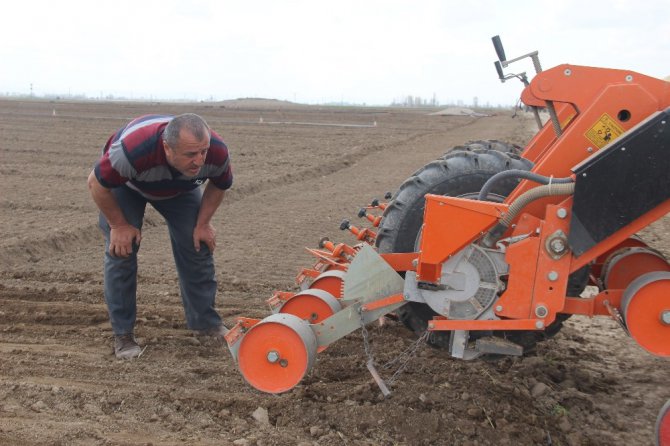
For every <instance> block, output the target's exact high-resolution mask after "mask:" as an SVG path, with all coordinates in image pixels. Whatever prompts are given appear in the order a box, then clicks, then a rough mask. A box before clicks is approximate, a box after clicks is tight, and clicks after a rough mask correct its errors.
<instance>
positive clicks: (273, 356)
mask: <svg viewBox="0 0 670 446" xmlns="http://www.w3.org/2000/svg"><path fill="white" fill-rule="evenodd" d="M267 358H268V362H271V363H272V364H274V363H275V362H277V361H279V353H278V352H276V351H274V350H270V351H269V352H268V355H267Z"/></svg>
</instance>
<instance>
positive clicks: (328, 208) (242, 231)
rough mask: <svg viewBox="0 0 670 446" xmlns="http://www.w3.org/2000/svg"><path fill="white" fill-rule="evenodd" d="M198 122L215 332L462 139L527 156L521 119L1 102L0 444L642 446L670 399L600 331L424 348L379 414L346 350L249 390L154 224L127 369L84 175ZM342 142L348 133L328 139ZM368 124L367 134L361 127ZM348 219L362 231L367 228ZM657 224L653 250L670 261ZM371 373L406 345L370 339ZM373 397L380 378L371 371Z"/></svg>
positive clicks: (394, 335)
mask: <svg viewBox="0 0 670 446" xmlns="http://www.w3.org/2000/svg"><path fill="white" fill-rule="evenodd" d="M187 111H193V112H196V113H199V114H201V115H202V116H204V117H205V119H207V120H208V122H209V123H210V125H211V126H212V127H213V128H214V129H216V130H217V131H218V132H219V133H221V134H222V135H223V137H224V139H225V140H226V142H227V143H228V145H229V147H230V150H231V154H232V159H233V166H234V171H235V185H234V188H233V189H232V190H231V191H230V193H229V194H228V195H227V196H226V199H225V203H224V204H223V205H222V207H221V209H220V210H219V212H218V214H217V216H216V222H215V225H216V228H217V230H218V248H217V252H216V265H217V277H218V280H219V295H218V298H217V305H218V308H219V310H220V312H221V314H222V315H223V317H224V319H225V321H226V323H227V324H232V323H233V321H234V320H235V318H236V317H238V316H248V317H257V318H262V317H265V316H267V315H268V314H269V311H268V309H267V306H266V304H265V300H266V299H267V298H269V297H270V296H271V295H272V293H273V291H274V290H286V291H290V290H295V289H296V285H295V282H294V278H295V276H296V274H297V272H298V271H299V270H300V268H302V267H309V266H311V265H312V263H313V259H312V258H311V257H310V256H309V255H308V254H307V253H306V252H305V250H304V249H303V248H304V247H305V246H308V247H316V244H317V242H318V240H319V239H320V238H321V237H323V236H329V237H330V238H331V239H333V240H338V241H345V242H348V243H351V244H354V243H355V240H354V239H353V238H352V237H351V235H350V234H345V233H343V232H340V230H339V229H338V227H339V223H340V221H341V220H342V219H343V218H350V219H351V220H352V222H353V223H354V224H359V225H360V226H366V225H365V222H364V221H361V220H358V219H357V218H356V217H355V216H356V212H357V210H358V209H359V208H360V207H361V206H364V205H366V204H368V203H369V202H370V200H371V199H373V198H382V197H383V195H384V193H385V192H387V191H394V190H395V189H396V188H397V187H398V186H399V185H400V184H401V183H402V181H404V180H405V179H406V178H407V177H409V176H410V175H411V174H412V173H413V172H414V171H415V170H416V169H418V168H419V167H421V166H423V165H424V164H426V163H427V162H430V161H432V160H434V159H435V158H437V157H439V156H440V155H441V154H443V153H444V152H445V151H447V150H448V149H449V148H450V147H452V146H454V145H458V144H462V143H463V142H465V141H467V140H473V139H485V138H493V139H500V140H505V141H510V142H513V143H517V144H522V145H523V144H524V143H526V142H527V140H528V139H529V137H530V136H531V132H532V129H531V127H532V121H531V120H530V119H529V118H528V117H526V116H517V117H516V118H512V115H511V113H507V112H504V113H498V114H496V115H494V116H490V117H469V116H429V115H428V112H429V111H426V110H423V111H416V110H415V111H412V110H399V109H355V108H318V107H297V106H290V105H289V104H282V103H276V104H274V103H271V102H270V103H267V102H266V103H262V104H261V103H259V104H254V103H253V102H252V103H245V104H237V105H236V106H235V107H231V106H225V105H223V104H214V105H211V104H191V105H189V104H184V105H175V104H161V103H146V104H137V103H132V104H131V103H104V104H98V103H67V102H63V101H54V102H39V101H24V102H21V101H7V100H3V101H0V234H1V239H0V444H3V445H5V444H7V445H14V444H15V445H31V444H34V445H44V444H50V445H60V444H62V445H90V444H103V445H131V444H132V445H135V444H153V445H157V444H161V445H162V444H166V445H172V444H189V445H191V444H203V445H210V444H211V445H222V444H223V445H227V444H234V445H259V446H261V445H289V444H299V445H323V446H326V445H328V446H331V445H333V446H334V445H436V444H442V445H624V444H625V445H649V444H652V442H653V439H652V438H653V434H652V433H653V426H654V422H655V419H656V415H657V413H658V410H659V409H660V407H661V406H662V404H663V403H664V402H665V401H666V400H667V399H668V398H670V387H668V382H669V378H670V371H669V368H668V361H667V359H663V358H658V357H654V356H651V355H650V354H648V353H646V352H645V351H644V350H642V349H641V348H640V347H638V346H637V345H636V344H635V342H634V341H633V340H631V339H630V338H628V337H627V336H626V335H625V334H624V332H623V331H622V329H620V328H619V327H618V325H617V324H616V323H615V322H613V321H611V320H609V319H599V318H596V319H587V318H578V317H574V318H572V319H571V320H570V321H568V322H567V323H566V326H565V327H564V329H563V330H562V331H561V332H560V333H559V334H558V335H557V336H556V337H554V338H553V339H551V340H549V341H546V342H544V343H542V344H540V345H539V346H538V349H537V351H536V352H535V353H534V354H532V355H531V356H527V357H523V358H505V359H500V360H496V361H488V360H475V361H471V362H465V361H460V360H456V359H452V358H450V357H449V355H448V354H447V352H445V351H442V350H438V349H433V348H430V347H423V348H420V349H419V350H418V351H417V353H416V355H415V357H413V358H412V359H411V360H410V362H409V363H408V364H407V369H406V370H405V371H404V373H402V374H400V375H398V377H397V380H396V381H395V383H394V385H393V386H392V394H391V396H390V397H389V398H386V399H384V398H382V397H381V394H380V391H379V389H378V388H377V386H376V385H375V383H374V382H373V380H372V379H371V377H370V374H369V373H368V371H367V369H366V367H365V362H366V361H367V356H366V354H365V352H364V348H363V341H362V336H361V333H360V331H358V332H354V333H352V334H350V335H348V336H347V337H345V338H344V339H342V340H340V341H338V342H337V343H335V344H334V345H332V346H331V347H330V348H329V349H328V350H326V351H325V352H323V353H321V354H319V356H318V361H317V362H316V365H315V366H314V368H313V369H312V371H311V372H310V373H309V375H308V376H307V377H306V378H305V379H304V380H303V381H302V383H301V384H299V385H298V386H297V387H296V388H295V389H293V390H292V391H290V392H287V393H285V394H281V395H278V396H274V395H267V394H262V393H260V392H258V391H256V390H254V389H253V388H251V387H250V386H249V385H247V384H246V382H245V381H244V379H243V378H242V376H241V375H240V373H239V372H238V370H237V367H236V364H235V363H234V361H233V360H232V358H231V356H230V354H229V352H228V350H227V348H225V347H221V346H219V345H216V344H213V343H212V342H211V341H201V340H199V339H198V338H196V337H195V336H194V335H193V334H192V333H191V332H190V331H189V330H187V329H186V326H185V322H184V316H183V310H182V307H181V302H180V297H179V290H178V283H177V279H176V273H175V270H174V266H173V261H172V255H171V252H170V246H169V245H170V244H169V239H168V236H167V230H166V227H165V225H164V223H163V221H162V219H161V218H160V216H158V214H157V213H155V212H153V211H149V212H148V214H147V219H146V222H145V226H144V230H143V240H142V250H141V251H140V254H139V256H140V279H139V291H138V303H139V308H138V317H139V319H138V321H137V335H138V337H139V338H140V341H141V343H142V345H145V346H146V350H145V351H144V354H143V355H142V356H141V357H140V358H139V359H137V360H133V361H119V360H116V359H115V358H114V356H113V354H112V347H111V346H112V332H111V328H110V325H109V322H108V319H107V313H106V308H105V305H104V301H103V297H102V272H101V269H102V253H103V252H102V250H103V241H102V238H101V235H100V233H99V231H98V229H97V225H96V222H97V210H96V208H95V206H94V205H93V203H92V201H91V200H90V198H89V195H88V191H87V188H86V177H87V175H88V173H89V172H90V170H91V168H92V166H93V164H94V162H95V160H96V159H97V157H98V155H99V153H100V149H101V147H102V144H103V143H104V141H105V140H106V139H107V138H108V136H109V135H110V134H111V133H112V132H113V131H114V130H115V129H117V128H118V127H120V126H121V125H123V124H124V123H125V122H126V121H128V120H129V119H131V118H133V117H135V116H137V115H140V114H145V113H175V114H176V113H181V112H187ZM332 124H347V125H351V126H334V125H332ZM375 124H376V125H375ZM359 222H360V223H359ZM669 229H670V221H669V220H668V219H667V218H666V219H663V220H661V221H660V222H658V223H656V224H655V225H654V226H653V227H652V228H649V229H647V230H645V231H644V234H643V236H644V237H645V240H646V241H647V242H648V243H650V244H652V246H654V247H656V248H658V249H660V250H661V251H663V252H664V253H665V254H666V256H667V255H669V254H670V251H669V248H670V241H669V239H668V230H669ZM369 331H370V340H371V346H372V350H373V353H374V356H375V358H376V360H377V363H378V364H384V363H385V362H387V361H390V360H392V359H394V358H396V357H398V355H399V354H400V353H401V352H403V351H404V350H405V349H406V348H408V347H410V346H411V345H412V344H413V342H414V340H415V338H414V335H413V334H412V333H411V332H409V331H408V330H406V329H405V328H404V327H403V326H402V325H401V324H400V323H399V322H396V321H393V320H390V321H388V322H387V323H386V324H385V325H384V326H378V325H374V326H371V327H370V330H369ZM381 373H382V375H383V376H384V377H385V378H387V379H388V378H389V377H390V376H391V375H392V374H393V370H385V369H381Z"/></svg>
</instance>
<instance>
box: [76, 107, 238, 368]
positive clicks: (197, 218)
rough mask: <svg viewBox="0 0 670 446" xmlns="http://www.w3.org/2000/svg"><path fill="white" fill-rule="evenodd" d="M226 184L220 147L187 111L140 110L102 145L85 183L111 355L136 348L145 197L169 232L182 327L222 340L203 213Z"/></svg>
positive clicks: (209, 230)
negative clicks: (100, 240) (98, 243)
mask: <svg viewBox="0 0 670 446" xmlns="http://www.w3.org/2000/svg"><path fill="white" fill-rule="evenodd" d="M205 182H206V183H207V184H206V186H205V187H204V191H203V189H202V188H201V185H202V184H204V183H205ZM232 182H233V174H232V170H231V166H230V160H229V157H228V149H227V147H226V145H225V144H224V142H223V141H222V140H221V138H220V137H219V136H218V135H217V134H216V133H215V132H214V131H212V130H210V128H209V127H208V125H207V123H206V122H205V121H204V120H203V119H202V118H201V117H200V116H198V115H195V114H192V113H187V114H183V115H179V116H176V117H172V116H159V115H148V116H141V117H139V118H136V119H134V120H133V121H131V122H130V123H129V124H128V125H126V126H125V127H123V128H121V129H120V130H118V131H117V132H116V133H114V134H113V135H112V136H111V137H110V138H109V140H108V141H107V143H106V144H105V146H104V148H103V154H102V157H101V158H100V159H99V160H98V162H97V163H96V165H95V168H94V169H93V171H92V172H91V174H90V175H89V177H88V187H89V190H90V192H91V195H92V197H93V201H95V204H96V205H97V206H98V208H99V209H100V228H101V229H102V231H103V233H104V235H105V242H106V243H105V260H104V276H105V302H106V303H107V309H108V311H109V318H110V322H111V324H112V330H113V331H114V353H115V355H116V357H117V358H134V357H137V356H139V355H140V354H141V352H142V349H141V348H140V346H139V345H138V344H137V341H136V340H135V337H134V334H133V333H134V327H135V318H136V314H137V310H136V290H137V251H138V250H139V247H140V241H141V239H142V232H141V231H142V221H143V219H144V210H145V208H146V204H147V203H150V204H151V205H152V206H153V207H154V208H155V209H156V210H157V211H158V212H159V213H160V214H161V215H162V216H163V217H164V218H165V221H166V223H167V226H168V229H169V232H170V240H171V242H172V253H173V255H174V260H175V264H176V267H177V272H178V275H179V284H180V290H181V298H182V303H183V305H184V312H185V314H186V322H187V325H188V328H190V329H191V330H196V331H197V332H198V334H200V335H205V336H213V337H215V338H217V339H218V340H221V341H223V335H224V334H225V332H226V331H227V330H226V328H225V327H224V326H223V324H222V321H221V317H220V316H219V314H218V313H217V312H216V310H215V309H214V298H215V296H216V280H215V277H214V259H213V257H212V254H213V252H214V248H215V247H216V233H215V230H214V227H213V226H212V224H211V219H212V216H213V215H214V213H215V212H216V210H217V209H218V207H219V205H220V204H221V201H222V200H223V196H224V194H225V190H226V189H228V188H229V187H230V186H231V185H232Z"/></svg>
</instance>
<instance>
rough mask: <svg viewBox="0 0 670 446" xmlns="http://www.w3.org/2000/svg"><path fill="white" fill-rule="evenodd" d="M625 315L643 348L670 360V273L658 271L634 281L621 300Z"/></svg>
mask: <svg viewBox="0 0 670 446" xmlns="http://www.w3.org/2000/svg"><path fill="white" fill-rule="evenodd" d="M621 313H622V314H623V317H624V321H625V322H626V327H627V328H628V332H629V333H630V335H631V336H632V337H633V339H635V340H636V341H637V343H638V344H640V346H642V348H644V349H645V350H647V351H648V352H650V353H652V354H654V355H658V356H670V272H666V271H655V272H651V273H646V274H643V275H641V276H640V277H638V278H637V279H635V280H633V281H632V282H631V283H630V285H628V287H626V289H625V290H624V293H623V296H622V297H621Z"/></svg>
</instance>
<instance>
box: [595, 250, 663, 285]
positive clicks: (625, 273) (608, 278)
mask: <svg viewBox="0 0 670 446" xmlns="http://www.w3.org/2000/svg"><path fill="white" fill-rule="evenodd" d="M653 271H670V265H669V264H668V262H667V261H666V260H665V258H663V256H662V255H661V254H659V253H657V252H656V251H654V250H653V249H650V248H647V247H632V248H623V249H620V250H618V251H616V252H615V253H613V254H612V255H611V256H610V257H609V258H608V259H607V261H605V264H604V265H603V270H602V278H603V284H604V285H605V288H606V289H609V290H611V289H624V288H626V287H627V286H628V285H629V284H630V283H631V282H632V281H633V280H635V278H637V277H639V276H641V275H642V274H645V273H648V272H653Z"/></svg>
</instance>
